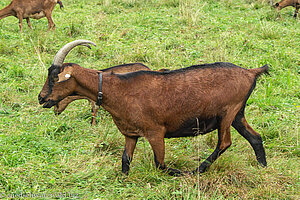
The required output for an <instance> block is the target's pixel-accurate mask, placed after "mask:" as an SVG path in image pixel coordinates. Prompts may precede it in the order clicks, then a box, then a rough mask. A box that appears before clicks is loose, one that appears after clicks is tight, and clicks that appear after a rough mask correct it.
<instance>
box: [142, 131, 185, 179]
mask: <svg viewBox="0 0 300 200" xmlns="http://www.w3.org/2000/svg"><path fill="white" fill-rule="evenodd" d="M147 139H148V141H149V143H150V145H151V147H152V150H153V153H154V162H155V165H156V167H157V168H159V169H162V170H164V171H167V172H168V174H169V175H171V176H179V175H181V174H182V173H181V171H179V170H177V169H172V168H167V167H166V165H165V163H164V159H165V141H164V136H163V135H161V136H153V137H150V138H147Z"/></svg>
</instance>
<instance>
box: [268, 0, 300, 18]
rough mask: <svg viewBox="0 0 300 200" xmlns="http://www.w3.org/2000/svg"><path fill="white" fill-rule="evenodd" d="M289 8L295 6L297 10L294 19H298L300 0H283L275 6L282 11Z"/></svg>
mask: <svg viewBox="0 0 300 200" xmlns="http://www.w3.org/2000/svg"><path fill="white" fill-rule="evenodd" d="M287 6H293V7H295V8H296V10H295V14H294V17H295V18H296V17H297V15H298V10H299V8H300V0H282V1H280V2H278V3H276V4H275V5H274V7H275V8H277V10H281V9H282V8H285V7H287Z"/></svg>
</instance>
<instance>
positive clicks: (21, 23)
mask: <svg viewBox="0 0 300 200" xmlns="http://www.w3.org/2000/svg"><path fill="white" fill-rule="evenodd" d="M17 17H18V19H19V27H20V31H21V33H22V32H23V13H22V12H18V13H17Z"/></svg>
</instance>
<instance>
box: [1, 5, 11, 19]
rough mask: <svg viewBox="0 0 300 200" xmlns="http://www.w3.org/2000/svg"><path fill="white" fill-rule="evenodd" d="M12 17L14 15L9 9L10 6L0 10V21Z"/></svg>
mask: <svg viewBox="0 0 300 200" xmlns="http://www.w3.org/2000/svg"><path fill="white" fill-rule="evenodd" d="M12 15H14V13H13V11H12V9H11V5H8V6H6V7H5V8H3V9H2V10H0V19H3V18H5V17H8V16H12Z"/></svg>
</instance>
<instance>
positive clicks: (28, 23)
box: [26, 17, 32, 29]
mask: <svg viewBox="0 0 300 200" xmlns="http://www.w3.org/2000/svg"><path fill="white" fill-rule="evenodd" d="M26 21H27V25H28V27H29V28H30V29H32V26H31V22H30V19H29V17H27V18H26Z"/></svg>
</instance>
